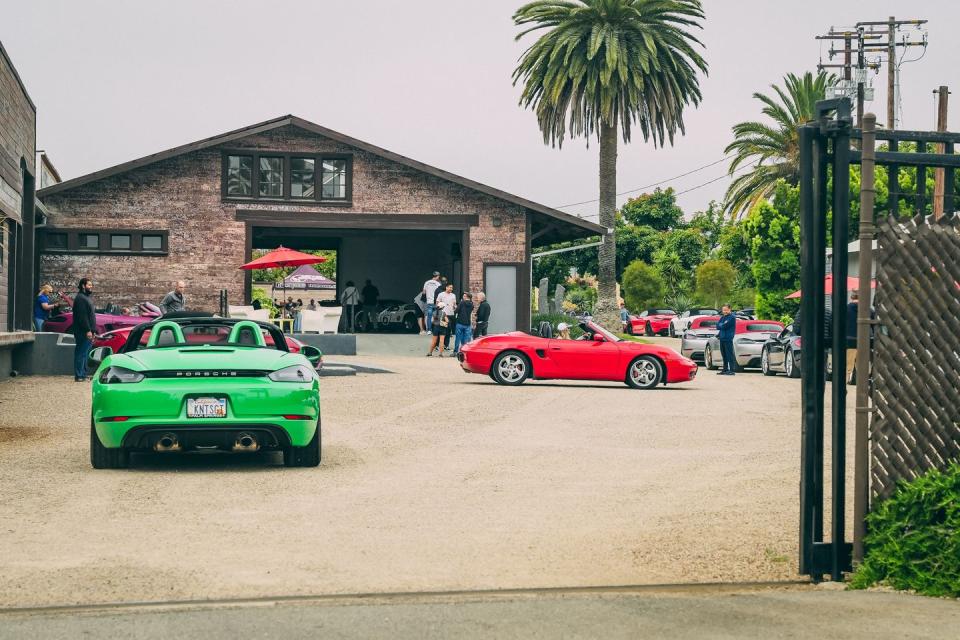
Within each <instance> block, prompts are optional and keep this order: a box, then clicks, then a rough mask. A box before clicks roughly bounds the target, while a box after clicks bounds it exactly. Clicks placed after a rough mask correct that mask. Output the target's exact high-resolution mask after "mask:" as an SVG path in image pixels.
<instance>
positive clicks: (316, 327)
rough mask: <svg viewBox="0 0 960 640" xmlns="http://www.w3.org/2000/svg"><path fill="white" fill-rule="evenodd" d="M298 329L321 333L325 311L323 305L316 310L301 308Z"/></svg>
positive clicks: (305, 331) (304, 331)
mask: <svg viewBox="0 0 960 640" xmlns="http://www.w3.org/2000/svg"><path fill="white" fill-rule="evenodd" d="M300 313H301V314H302V315H301V316H300V331H301V332H303V333H323V326H324V324H323V322H324V318H325V317H326V315H327V314H326V312H325V310H324V308H323V307H320V309H319V310H317V311H311V310H310V309H303V310H302V311H301V312H300Z"/></svg>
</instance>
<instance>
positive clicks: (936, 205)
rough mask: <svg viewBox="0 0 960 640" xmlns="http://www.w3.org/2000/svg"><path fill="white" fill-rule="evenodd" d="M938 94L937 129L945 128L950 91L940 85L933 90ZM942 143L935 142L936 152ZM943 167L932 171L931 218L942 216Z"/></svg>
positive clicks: (944, 129)
mask: <svg viewBox="0 0 960 640" xmlns="http://www.w3.org/2000/svg"><path fill="white" fill-rule="evenodd" d="M934 93H936V94H938V98H937V131H946V130H947V97H948V96H949V95H950V92H949V91H948V90H947V87H945V86H943V85H941V86H940V88H939V89H937V90H936V91H934ZM943 152H944V146H943V143H942V142H941V143H939V144H937V153H943ZM943 177H944V169H943V167H937V168H936V169H934V172H933V219H934V220H939V219H940V218H942V217H943V186H944V180H943Z"/></svg>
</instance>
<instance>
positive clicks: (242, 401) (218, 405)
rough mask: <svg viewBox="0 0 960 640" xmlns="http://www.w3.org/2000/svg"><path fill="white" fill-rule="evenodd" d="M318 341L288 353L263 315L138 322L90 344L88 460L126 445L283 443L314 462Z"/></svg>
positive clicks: (302, 462) (290, 456) (111, 465)
mask: <svg viewBox="0 0 960 640" xmlns="http://www.w3.org/2000/svg"><path fill="white" fill-rule="evenodd" d="M320 357H321V354H320V351H319V349H316V348H314V347H309V346H305V347H303V348H302V349H301V352H300V353H290V352H289V351H288V350H287V343H286V341H285V340H284V337H283V334H282V333H280V331H279V330H278V329H277V328H276V327H274V326H273V325H270V324H267V323H260V322H253V321H250V320H240V319H230V318H216V317H209V316H207V317H177V318H173V319H169V318H164V319H160V320H157V321H154V322H150V323H145V324H141V325H138V326H137V327H135V328H134V329H133V330H132V331H131V332H130V335H129V337H128V338H127V341H126V342H125V343H124V344H123V346H122V347H121V348H120V349H119V350H118V352H117V353H112V351H111V349H110V347H99V348H97V349H94V350H93V351H92V352H91V354H90V358H91V360H93V361H94V362H97V363H99V366H98V367H97V371H96V373H95V374H94V378H93V411H92V415H91V418H90V462H91V464H93V466H94V468H97V469H116V468H122V467H126V466H127V464H128V462H129V457H130V452H131V451H156V452H182V451H193V450H203V449H219V450H223V451H233V452H255V451H262V450H267V451H269V450H275V451H282V452H283V461H284V464H286V465H287V466H288V467H315V466H317V465H318V464H320V384H319V383H320V380H319V378H318V376H317V373H316V371H315V369H314V365H315V363H316V362H317V361H318V360H319V359H320Z"/></svg>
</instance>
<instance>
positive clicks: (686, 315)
mask: <svg viewBox="0 0 960 640" xmlns="http://www.w3.org/2000/svg"><path fill="white" fill-rule="evenodd" d="M718 315H720V310H719V309H705V308H697V309H687V310H686V311H684V312H683V313H681V314H680V315H678V316H675V317H673V318H671V319H670V326H669V327H668V333H669V335H670V337H671V338H679V337H681V336H682V335H683V332H684V331H686V330H687V329H689V328H690V325H691V324H692V323H693V321H694V320H695V319H697V318H699V317H701V316H718Z"/></svg>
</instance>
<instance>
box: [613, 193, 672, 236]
mask: <svg viewBox="0 0 960 640" xmlns="http://www.w3.org/2000/svg"><path fill="white" fill-rule="evenodd" d="M620 215H621V216H622V217H623V218H624V220H626V221H627V222H629V223H630V224H632V225H635V226H638V227H641V226H647V227H652V228H653V229H656V230H658V231H669V230H670V229H673V228H676V227H679V226H682V225H683V209H681V208H680V207H679V206H677V196H676V193H675V192H674V190H673V188H672V187H671V188H667V189H666V190H663V189H656V190H654V192H653V193H643V194H640V195H639V196H637V197H636V198H630V199H629V200H627V201H626V202H625V203H624V204H623V206H622V207H620Z"/></svg>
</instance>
